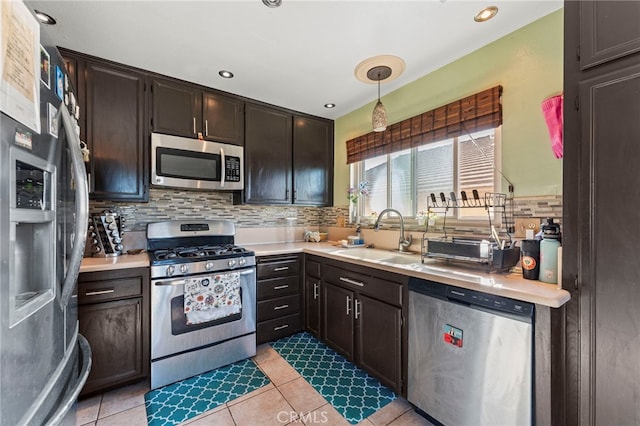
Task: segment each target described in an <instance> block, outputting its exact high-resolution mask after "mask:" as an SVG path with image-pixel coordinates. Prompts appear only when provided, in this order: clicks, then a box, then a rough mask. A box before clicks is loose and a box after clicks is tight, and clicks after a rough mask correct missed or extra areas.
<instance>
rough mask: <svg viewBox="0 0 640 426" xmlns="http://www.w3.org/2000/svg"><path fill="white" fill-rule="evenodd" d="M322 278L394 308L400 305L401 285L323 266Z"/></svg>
mask: <svg viewBox="0 0 640 426" xmlns="http://www.w3.org/2000/svg"><path fill="white" fill-rule="evenodd" d="M324 276H325V280H327V281H330V282H332V283H334V284H338V285H340V286H342V287H345V288H349V289H352V290H354V291H357V292H358V293H362V294H367V295H369V296H371V297H375V298H376V299H378V300H381V301H383V302H387V303H391V304H393V305H396V306H401V305H402V284H399V283H395V282H392V281H386V280H383V279H380V278H376V277H372V276H370V275H363V274H360V273H358V272H353V271H349V270H346V269H342V268H336V267H335V266H331V265H325V269H324Z"/></svg>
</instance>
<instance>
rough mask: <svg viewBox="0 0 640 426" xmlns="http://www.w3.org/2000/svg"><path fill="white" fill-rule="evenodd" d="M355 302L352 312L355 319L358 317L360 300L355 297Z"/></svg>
mask: <svg viewBox="0 0 640 426" xmlns="http://www.w3.org/2000/svg"><path fill="white" fill-rule="evenodd" d="M355 304H356V309H355V312H354V313H355V317H356V319H358V317H359V316H360V305H361V302H360V301H359V300H358V299H356V300H355Z"/></svg>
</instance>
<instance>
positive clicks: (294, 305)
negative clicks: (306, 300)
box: [258, 294, 300, 321]
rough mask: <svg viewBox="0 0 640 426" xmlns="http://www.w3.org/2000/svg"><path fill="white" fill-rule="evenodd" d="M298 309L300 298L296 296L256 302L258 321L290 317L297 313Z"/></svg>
mask: <svg viewBox="0 0 640 426" xmlns="http://www.w3.org/2000/svg"><path fill="white" fill-rule="evenodd" d="M299 309H300V296H299V295H298V294H293V295H291V296H284V297H278V298H277V299H271V300H265V301H264V302H258V321H264V320H268V319H272V318H277V317H283V316H285V315H290V314H293V313H296V312H298V311H299Z"/></svg>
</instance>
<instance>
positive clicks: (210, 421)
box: [181, 405, 235, 426]
mask: <svg viewBox="0 0 640 426" xmlns="http://www.w3.org/2000/svg"><path fill="white" fill-rule="evenodd" d="M181 424H182V425H186V424H188V425H189V426H214V425H215V426H235V423H234V422H233V419H232V418H231V413H230V412H229V409H228V408H227V407H226V406H224V405H222V406H221V409H219V410H215V411H209V412H207V413H206V415H204V416H198V418H197V419H196V420H194V421H191V420H190V421H188V422H186V423H181Z"/></svg>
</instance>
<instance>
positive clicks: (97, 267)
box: [80, 253, 149, 273]
mask: <svg viewBox="0 0 640 426" xmlns="http://www.w3.org/2000/svg"><path fill="white" fill-rule="evenodd" d="M148 267H149V256H148V255H147V253H141V254H123V255H121V256H114V257H85V258H84V259H82V263H81V264H80V273H82V272H98V271H111V270H114V269H127V268H148Z"/></svg>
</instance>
